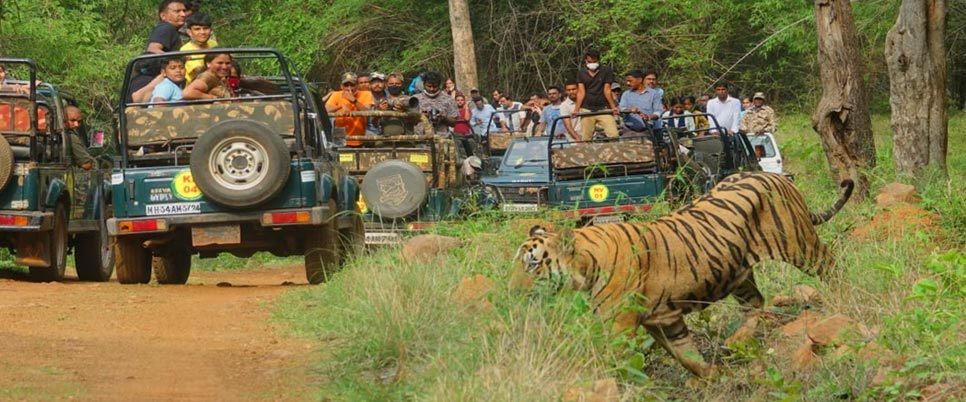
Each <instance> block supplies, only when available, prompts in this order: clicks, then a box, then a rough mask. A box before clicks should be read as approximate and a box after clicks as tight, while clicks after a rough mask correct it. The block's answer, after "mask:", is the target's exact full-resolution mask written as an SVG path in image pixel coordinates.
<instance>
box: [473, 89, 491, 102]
mask: <svg viewBox="0 0 966 402" xmlns="http://www.w3.org/2000/svg"><path fill="white" fill-rule="evenodd" d="M477 96H479V97H480V98H482V99H483V102H486V103H490V101H488V100H486V97H485V96H483V95H480V89H479V88H473V89H470V100H473V98H476V97H477Z"/></svg>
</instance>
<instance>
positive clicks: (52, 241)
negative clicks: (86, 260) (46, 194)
mask: <svg viewBox="0 0 966 402" xmlns="http://www.w3.org/2000/svg"><path fill="white" fill-rule="evenodd" d="M0 142H5V141H0ZM67 219H68V217H67V208H66V207H65V206H64V204H60V203H58V204H57V207H56V208H55V209H54V228H53V229H51V231H50V232H49V233H48V234H47V236H46V237H47V252H48V253H50V266H49V267H46V268H38V267H30V277H31V278H32V279H33V280H35V281H37V282H53V281H59V280H62V279H64V271H65V270H66V268H67V224H68V221H67Z"/></svg>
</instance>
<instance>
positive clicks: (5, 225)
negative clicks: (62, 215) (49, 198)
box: [0, 211, 54, 232]
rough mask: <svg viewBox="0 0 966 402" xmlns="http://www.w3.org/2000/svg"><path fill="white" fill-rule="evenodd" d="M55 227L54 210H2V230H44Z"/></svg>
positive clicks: (0, 220)
mask: <svg viewBox="0 0 966 402" xmlns="http://www.w3.org/2000/svg"><path fill="white" fill-rule="evenodd" d="M53 227H54V213H53V212H35V211H25V212H12V211H3V212H0V232H44V231H48V230H51V229H53Z"/></svg>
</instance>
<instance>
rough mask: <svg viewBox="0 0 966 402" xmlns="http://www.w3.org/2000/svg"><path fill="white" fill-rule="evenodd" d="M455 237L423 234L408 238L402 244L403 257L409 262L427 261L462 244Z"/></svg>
mask: <svg viewBox="0 0 966 402" xmlns="http://www.w3.org/2000/svg"><path fill="white" fill-rule="evenodd" d="M462 244H463V243H462V242H461V241H460V239H457V238H455V237H448V236H440V235H434V234H423V235H419V236H416V237H413V238H411V239H409V240H407V241H406V242H405V243H404V244H403V246H402V256H403V259H405V260H406V261H409V262H419V261H426V260H429V259H431V258H432V257H435V256H437V255H441V254H445V253H447V252H449V251H450V250H452V249H455V248H457V247H459V246H460V245H462Z"/></svg>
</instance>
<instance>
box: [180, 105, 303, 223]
mask: <svg viewBox="0 0 966 402" xmlns="http://www.w3.org/2000/svg"><path fill="white" fill-rule="evenodd" d="M290 159H291V158H289V153H288V147H286V145H285V142H284V141H282V138H281V137H279V136H278V134H275V133H274V132H272V130H271V129H270V128H269V127H268V126H267V125H266V124H264V123H261V122H258V121H252V120H229V121H223V122H221V123H217V124H215V125H213V126H211V128H209V129H208V131H207V132H205V134H204V135H202V136H201V137H200V138H199V139H198V142H197V143H195V147H194V150H193V151H192V152H191V175H192V176H193V177H194V181H195V183H196V184H197V185H198V188H199V189H200V190H201V192H202V193H203V194H204V195H205V197H208V199H210V200H211V201H213V202H215V203H217V204H221V205H223V206H226V207H229V208H250V207H254V206H258V205H260V204H263V203H265V202H266V201H268V200H270V199H272V198H273V197H275V196H276V195H278V193H279V192H280V191H282V188H283V187H285V184H286V183H287V182H288V175H289V170H290V166H289V161H290Z"/></svg>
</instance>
